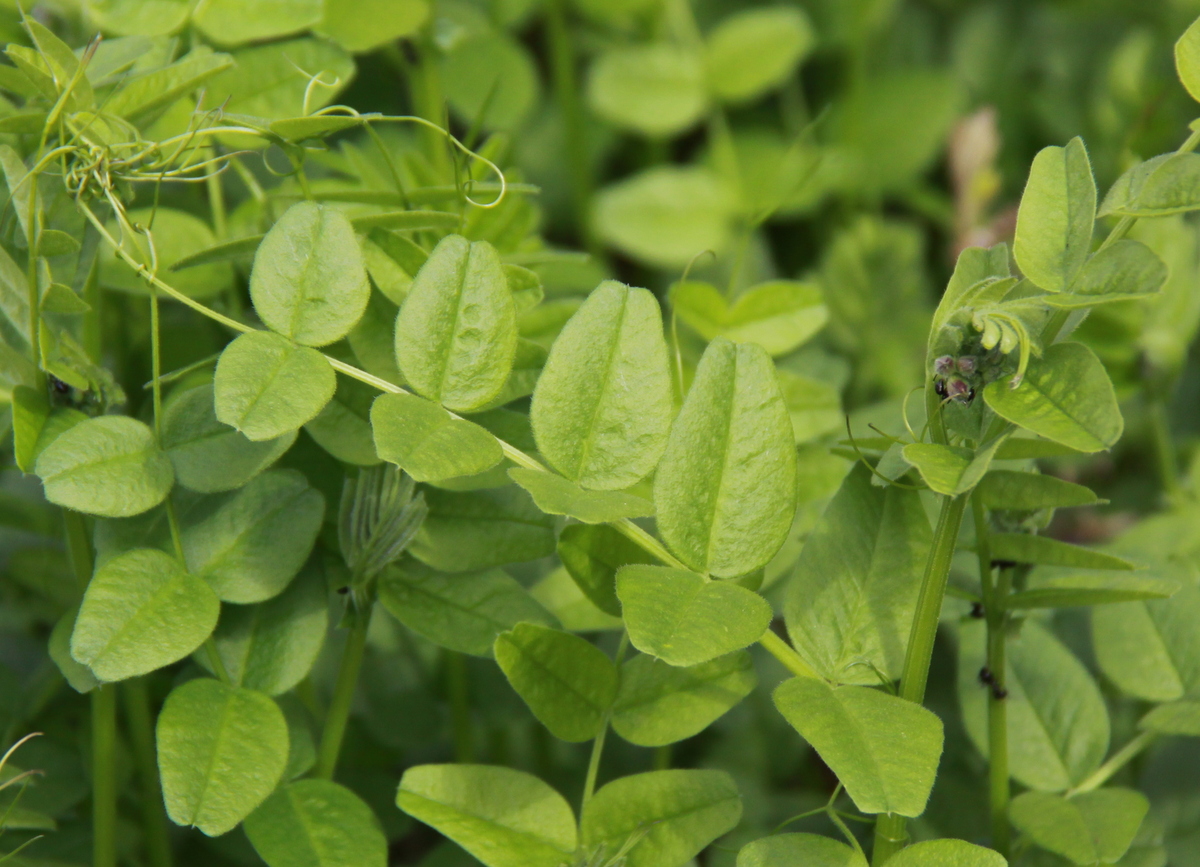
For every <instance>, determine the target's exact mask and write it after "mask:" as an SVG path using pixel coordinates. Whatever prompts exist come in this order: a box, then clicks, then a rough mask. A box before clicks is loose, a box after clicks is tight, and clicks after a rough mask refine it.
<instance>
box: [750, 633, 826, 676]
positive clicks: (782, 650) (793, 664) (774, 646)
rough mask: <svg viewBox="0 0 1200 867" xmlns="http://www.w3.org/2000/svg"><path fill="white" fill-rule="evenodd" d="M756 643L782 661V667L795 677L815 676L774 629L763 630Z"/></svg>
mask: <svg viewBox="0 0 1200 867" xmlns="http://www.w3.org/2000/svg"><path fill="white" fill-rule="evenodd" d="M758 643H759V644H761V645H762V646H763V649H764V650H766V651H767V652H768V653H770V654H771V655H772V656H773V657H775V658H776V659H778V660H779V661H780V662H781V663H783V667H784V668H786V669H787V670H788V671H790V672H791V673H792V674H794V675H796V676H797V677H812V678H815V677H817V673H816V672H815V671H813V670H812V668H811V667H810V666H809V664H808V663H807V662H805V661H804V660H803V659H801V658H800V654H798V653H796V651H794V650H792V648H791V645H789V644H788V643H787V642H786V641H784V640H783V639H782V638H780V637H779V636H778V635H776V634H775V632H774V630H771V629H768V630H767V631H766V632H764V633H763V636H762V638H760V639H758Z"/></svg>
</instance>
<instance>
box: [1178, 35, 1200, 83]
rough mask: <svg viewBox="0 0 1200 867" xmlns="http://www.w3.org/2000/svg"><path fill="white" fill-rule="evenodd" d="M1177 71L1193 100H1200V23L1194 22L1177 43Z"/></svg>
mask: <svg viewBox="0 0 1200 867" xmlns="http://www.w3.org/2000/svg"><path fill="white" fill-rule="evenodd" d="M1175 71H1176V73H1178V75H1179V80H1180V81H1181V82H1183V86H1184V88H1185V89H1186V90H1187V92H1188V93H1190V94H1191V95H1192V99H1195V100H1200V21H1193V22H1192V25H1191V26H1190V27H1188V29H1187V30H1185V31H1184V32H1183V35H1182V36H1180V37H1179V41H1177V42H1176V43H1175Z"/></svg>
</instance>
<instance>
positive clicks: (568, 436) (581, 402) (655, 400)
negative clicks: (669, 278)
mask: <svg viewBox="0 0 1200 867" xmlns="http://www.w3.org/2000/svg"><path fill="white" fill-rule="evenodd" d="M673 411H674V406H673V405H672V399H671V378H670V372H669V368H668V363H667V344H666V341H665V340H664V339H663V329H662V316H661V313H660V312H659V308H658V302H657V301H656V300H655V298H654V296H653V295H651V294H650V293H649V292H647V291H646V290H645V289H631V288H629V287H628V286H626V285H624V284H623V283H618V282H616V281H615V280H606V281H605V282H603V283H601V284H600V285H599V286H598V287H597V288H596V290H595V291H594V292H592V294H591V295H590V296H588V299H587V301H585V302H584V303H583V306H582V307H580V308H579V310H577V311H576V312H575V315H574V316H572V317H571V319H570V321H568V322H567V324H566V326H565V327H564V328H563V330H562V331H561V332H560V333H559V335H558V339H557V340H555V341H554V345H553V346H552V347H551V349H550V356H549V358H548V359H547V360H546V366H545V368H544V369H543V371H542V375H541V378H540V379H539V380H538V383H537V389H536V390H535V391H534V393H533V403H532V405H531V407H530V419H531V421H532V422H533V433H534V437H535V438H536V440H537V445H538V450H539V451H540V452H541V453H542V454H543V455H545V456H546V459H547V460H548V461H549V462H550V463H551V465H552V466H553V467H554V468H555V469H557V470H558V471H559V472H560V473H562V474H563V475H564V476H566V477H567V478H568V479H570V480H572V481H575V482H578V483H579V485H580V486H582V487H584V488H591V489H596V490H606V491H608V490H616V489H619V488H627V487H629V486H630V485H632V484H634V483H635V482H637V481H638V480H639V479H641V478H642V477H644V476H646V475H647V474H648V473H649V472H650V471H651V470H653V469H654V466H655V464H657V463H658V459H659V458H660V457H661V456H662V453H663V449H664V448H666V444H667V433H668V431H669V429H670V426H671V416H672V414H673Z"/></svg>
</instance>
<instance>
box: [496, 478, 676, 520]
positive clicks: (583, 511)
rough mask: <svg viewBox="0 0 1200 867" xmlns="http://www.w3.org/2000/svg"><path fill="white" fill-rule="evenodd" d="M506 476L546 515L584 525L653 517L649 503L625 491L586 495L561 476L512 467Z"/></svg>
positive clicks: (652, 506) (652, 508) (584, 491)
mask: <svg viewBox="0 0 1200 867" xmlns="http://www.w3.org/2000/svg"><path fill="white" fill-rule="evenodd" d="M508 476H509V478H511V479H512V480H513V481H514V482H516V483H517V484H518V485H520V486H521V487H522V488H524V489H525V490H526V491H528V492H529V495H530V496H531V497H533V501H534V502H535V503H536V504H537V507H538V508H539V509H541V510H542V511H543V512H545V513H546V514H547V515H567V516H568V517H571V518H576V519H578V520H580V521H583V522H584V523H585V524H606V523H609V522H611V521H619V520H620V519H621V518H644V517H649V516H650V515H653V514H654V504H653V503H652V502H650V501H649V500H647V499H644V498H643V497H639V496H638V495H637V494H631V493H628V492H627V491H586V490H584V489H583V488H581V487H579V486H578V485H576V484H575V483H574V482H571V481H569V480H567V479H564V478H563V477H562V476H558V475H555V474H553V473H545V472H542V471H541V470H529V469H525V468H524V467H514V468H513V469H511V470H509V471H508Z"/></svg>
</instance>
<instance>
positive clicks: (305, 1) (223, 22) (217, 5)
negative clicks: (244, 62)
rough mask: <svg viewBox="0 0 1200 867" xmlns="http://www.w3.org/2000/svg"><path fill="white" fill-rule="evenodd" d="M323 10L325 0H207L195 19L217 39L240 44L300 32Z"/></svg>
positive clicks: (198, 25) (194, 16)
mask: <svg viewBox="0 0 1200 867" xmlns="http://www.w3.org/2000/svg"><path fill="white" fill-rule="evenodd" d="M321 13H322V5H321V0H205V2H204V3H202V4H200V5H199V6H198V7H197V8H196V10H195V12H194V14H193V17H192V20H193V22H194V23H195V24H196V26H197V27H198V28H199V29H200V31H201V32H202V33H203V34H204V35H205V36H207V37H208V38H209V39H211V40H212V41H213V42H219V43H222V44H224V45H240V44H242V43H243V42H255V41H258V40H261V39H273V38H275V37H277V36H286V35H288V34H289V33H298V32H299V31H301V30H305V29H307V28H309V27H311V26H312V25H314V24H316V23H317V22H318V21H320V20H321Z"/></svg>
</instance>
